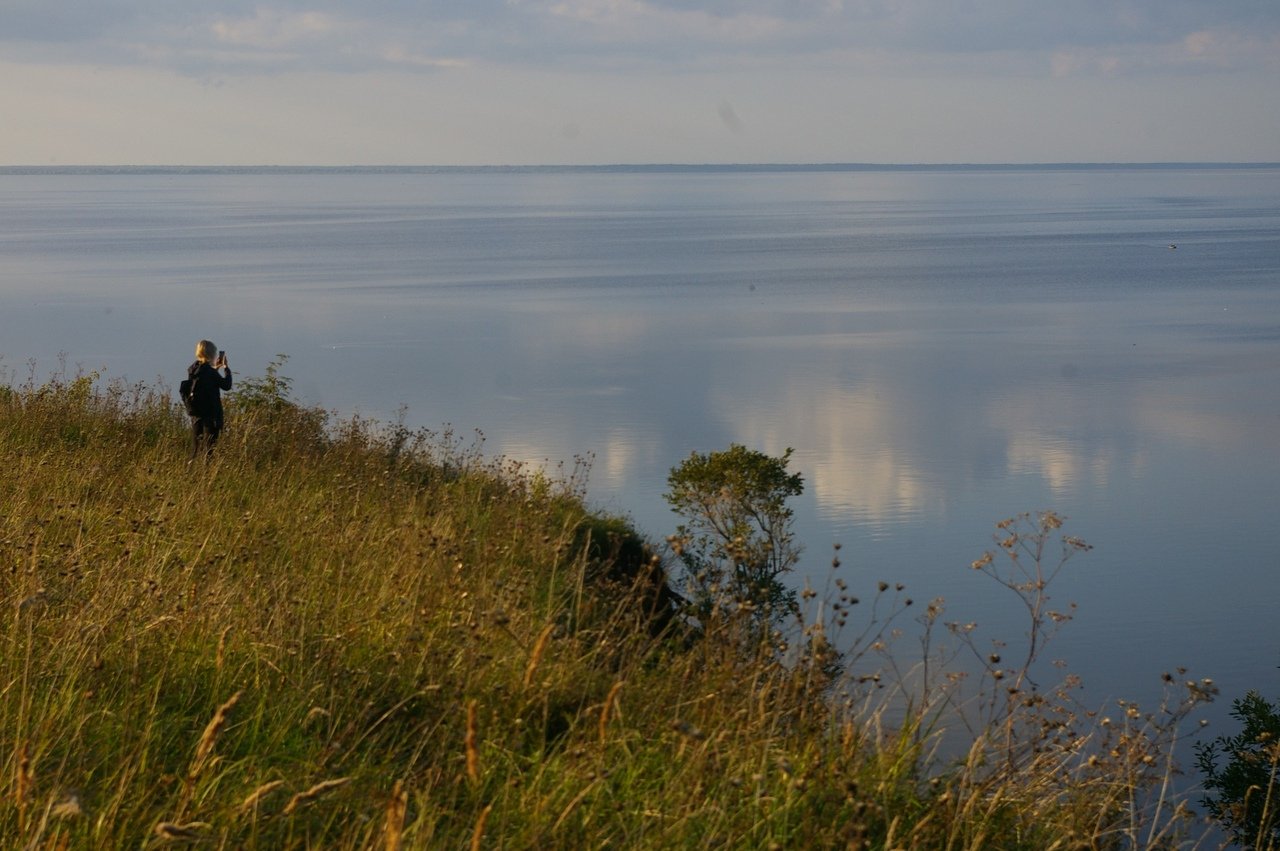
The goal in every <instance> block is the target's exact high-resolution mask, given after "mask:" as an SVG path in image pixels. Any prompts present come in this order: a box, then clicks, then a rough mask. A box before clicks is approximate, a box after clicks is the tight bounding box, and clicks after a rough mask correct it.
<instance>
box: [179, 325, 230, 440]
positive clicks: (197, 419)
mask: <svg viewBox="0 0 1280 851" xmlns="http://www.w3.org/2000/svg"><path fill="white" fill-rule="evenodd" d="M219 370H221V372H219ZM187 377H188V378H189V379H191V399H192V411H193V413H192V414H191V458H192V459H193V460H194V459H195V458H196V456H198V455H199V454H200V451H201V450H202V449H203V450H204V455H205V457H206V458H208V457H209V456H210V455H212V454H213V447H214V444H216V443H217V442H218V435H219V434H220V433H221V432H222V391H223V390H230V389H231V367H229V366H227V353H226V352H220V351H218V347H217V346H216V345H214V344H213V343H212V342H211V341H209V340H201V341H200V342H198V343H196V360H195V363H193V364H191V366H189V367H187Z"/></svg>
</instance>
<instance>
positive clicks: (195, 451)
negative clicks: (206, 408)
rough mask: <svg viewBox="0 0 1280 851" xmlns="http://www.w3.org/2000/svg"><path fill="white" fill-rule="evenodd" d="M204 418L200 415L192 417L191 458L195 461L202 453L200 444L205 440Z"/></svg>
mask: <svg viewBox="0 0 1280 851" xmlns="http://www.w3.org/2000/svg"><path fill="white" fill-rule="evenodd" d="M203 436H204V420H202V419H200V417H192V418H191V460H192V461H194V460H195V459H196V457H197V456H198V455H199V454H200V445H201V444H202V443H203V442H204V440H203Z"/></svg>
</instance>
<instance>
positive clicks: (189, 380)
mask: <svg viewBox="0 0 1280 851" xmlns="http://www.w3.org/2000/svg"><path fill="white" fill-rule="evenodd" d="M178 398H179V399H181V400H182V406H183V407H184V408H186V409H187V415H188V416H192V417H198V416H200V411H199V409H198V408H197V406H196V373H189V374H188V375H187V377H186V378H184V379H182V381H180V382H178Z"/></svg>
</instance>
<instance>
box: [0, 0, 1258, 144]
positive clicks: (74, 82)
mask: <svg viewBox="0 0 1280 851" xmlns="http://www.w3.org/2000/svg"><path fill="white" fill-rule="evenodd" d="M0 75H2V77H0V79H3V85H2V86H0V116H3V118H2V119H0V164H10V165H14V164H17V165H46V164H62V165H71V164H90V165H94V164H287V165H292V164H302V165H308V164H315V165H347V164H538V163H583V164H596V163H651V162H665V163H671V162H680V163H742V162H886V163H888V162H892V163H908V162H1085V161H1089V162H1099V161H1101V162H1121V161H1130V162H1151V161H1187V160H1194V161H1204V160H1213V161H1280V0H1036V2H1030V0H260V2H252V0H245V2H240V0H211V2H206V3H191V2H180V0H0Z"/></svg>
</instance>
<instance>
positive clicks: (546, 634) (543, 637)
mask: <svg viewBox="0 0 1280 851" xmlns="http://www.w3.org/2000/svg"><path fill="white" fill-rule="evenodd" d="M554 630H555V624H550V623H549V624H547V625H546V626H545V627H543V628H542V632H540V633H539V634H538V640H537V641H535V642H534V644H533V652H532V653H531V654H530V655H529V666H528V667H527V668H525V669H524V687H525V688H528V687H529V686H530V685H531V684H532V683H533V674H534V672H535V671H536V670H537V669H538V663H539V662H541V661H542V654H543V653H545V652H546V649H547V643H548V642H550V641H551V633H552V632H553V631H554Z"/></svg>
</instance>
